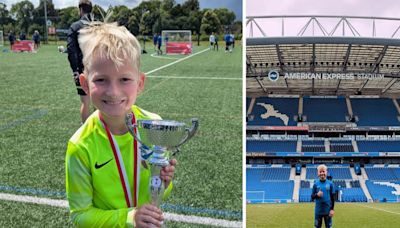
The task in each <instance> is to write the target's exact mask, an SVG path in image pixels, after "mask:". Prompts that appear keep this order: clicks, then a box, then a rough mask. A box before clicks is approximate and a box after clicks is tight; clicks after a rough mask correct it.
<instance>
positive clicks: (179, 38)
mask: <svg viewBox="0 0 400 228" xmlns="http://www.w3.org/2000/svg"><path fill="white" fill-rule="evenodd" d="M161 36H162V40H163V44H164V46H165V53H166V54H181V55H188V54H191V53H192V32H191V31H190V30H163V31H162V33H161Z"/></svg>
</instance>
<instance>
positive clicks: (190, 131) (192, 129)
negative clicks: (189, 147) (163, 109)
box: [174, 118, 199, 154]
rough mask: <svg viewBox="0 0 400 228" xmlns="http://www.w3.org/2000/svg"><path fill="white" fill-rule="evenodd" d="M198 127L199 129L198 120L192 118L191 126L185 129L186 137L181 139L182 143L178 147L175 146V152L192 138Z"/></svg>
mask: <svg viewBox="0 0 400 228" xmlns="http://www.w3.org/2000/svg"><path fill="white" fill-rule="evenodd" d="M198 127H199V120H198V119H197V118H192V126H191V127H190V128H186V129H185V130H186V132H187V134H186V137H185V138H184V139H182V141H181V142H180V143H179V144H178V145H176V146H175V148H176V150H177V152H178V151H179V149H178V147H179V146H180V145H182V144H184V143H185V142H186V141H187V140H189V139H190V138H192V137H193V136H194V134H195V133H196V131H197V128H198ZM174 154H175V153H174Z"/></svg>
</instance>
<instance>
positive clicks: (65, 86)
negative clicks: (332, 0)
mask: <svg viewBox="0 0 400 228" xmlns="http://www.w3.org/2000/svg"><path fill="white" fill-rule="evenodd" d="M59 45H60V44H59ZM205 48H206V46H200V47H197V46H195V53H196V52H198V51H201V50H204V49H205ZM141 61H142V69H141V70H142V71H143V72H149V71H150V70H153V69H156V68H158V67H161V66H163V65H166V64H168V63H171V62H173V61H175V60H172V59H160V58H154V57H151V56H150V53H149V54H147V55H143V56H142V60H141ZM0 66H1V68H0V69H1V70H0V83H1V84H0V85H1V87H0V88H1V89H0V97H1V99H0V157H1V161H2V164H1V166H0V186H9V187H12V188H14V187H18V188H31V189H40V190H44V191H49V192H64V191H65V168H64V165H65V164H64V162H65V161H64V157H65V150H66V142H67V140H68V139H69V138H70V137H71V136H72V134H73V133H74V132H75V131H76V130H77V129H78V128H79V126H80V116H79V105H80V102H79V97H78V96H77V95H76V89H75V86H74V83H73V80H72V76H71V71H70V68H69V64H68V61H67V55H66V54H61V53H58V52H57V46H56V45H43V46H42V47H41V48H40V50H39V52H38V53H36V54H32V53H6V52H1V53H0ZM149 76H163V78H151V77H148V78H147V81H146V86H145V92H144V93H143V94H141V95H140V96H139V97H138V100H137V104H138V105H139V106H140V107H142V108H144V109H146V110H149V111H152V112H156V113H158V114H160V115H161V116H162V117H163V118H165V119H175V120H188V119H190V118H192V117H197V118H199V120H200V129H199V131H198V134H197V135H196V136H195V137H194V138H193V139H192V140H191V141H189V143H187V144H186V145H184V146H183V147H182V153H181V154H179V155H178V156H177V159H178V162H179V165H178V167H177V171H176V175H175V189H174V190H173V195H172V197H170V198H169V200H168V201H167V202H166V203H168V204H172V205H175V206H178V207H176V209H169V211H170V212H177V213H184V214H191V215H203V216H211V217H215V218H223V219H233V220H239V219H240V216H241V207H242V140H241V139H242V81H241V80H240V79H241V77H242V51H241V47H240V46H239V45H238V46H237V47H236V48H235V50H234V52H233V53H225V52H224V51H223V50H220V51H219V52H213V51H206V52H205V53H201V54H199V55H196V56H193V57H191V58H189V59H187V60H185V61H182V62H180V63H177V64H175V65H172V66H170V67H167V68H164V69H162V70H160V71H157V72H154V73H152V74H150V75H149ZM170 76H175V77H178V76H180V77H191V78H193V79H174V78H169V77H170ZM197 77H213V78H218V77H224V78H227V77H229V78H236V79H239V80H201V79H196V78H197ZM3 191H5V190H3ZM6 192H9V193H15V194H17V192H13V191H12V190H7V191H6ZM38 196H40V195H38ZM42 197H43V196H42ZM55 198H57V197H55ZM35 208H36V210H41V209H40V208H43V211H45V210H46V209H45V207H42V206H35ZM187 208H189V209H187ZM206 209H207V210H206ZM21 210H23V211H24V208H23V207H21ZM21 210H13V211H16V212H12V211H8V213H11V214H10V215H6V217H8V216H10V217H13V216H15V215H13V214H12V213H16V214H21V213H24V212H23V211H22V212H21ZM210 211H211V212H210ZM221 211H224V212H227V213H219V212H221ZM38 213H40V212H38ZM49 214H54V215H55V216H56V217H57V216H59V217H63V218H64V219H65V220H67V218H66V217H65V213H60V212H59V211H58V210H50V212H49ZM2 217H4V214H3V213H2ZM5 225H7V224H5ZM10 225H12V224H10ZM42 225H43V226H51V224H50V223H49V224H42Z"/></svg>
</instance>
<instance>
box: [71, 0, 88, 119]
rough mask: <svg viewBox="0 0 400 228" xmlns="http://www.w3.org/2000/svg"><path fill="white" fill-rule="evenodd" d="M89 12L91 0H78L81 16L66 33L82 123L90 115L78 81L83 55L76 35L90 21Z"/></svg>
mask: <svg viewBox="0 0 400 228" xmlns="http://www.w3.org/2000/svg"><path fill="white" fill-rule="evenodd" d="M91 12H92V2H91V0H79V15H80V16H81V18H80V19H79V20H78V21H76V22H74V23H72V25H71V27H70V28H69V31H68V35H67V50H68V61H69V64H70V67H71V69H72V75H73V77H74V81H75V85H76V89H77V91H78V95H79V96H80V98H81V108H80V113H81V120H82V123H84V122H85V121H86V119H87V118H88V117H89V115H90V98H89V96H87V95H86V93H85V91H83V89H82V87H81V84H80V82H79V75H80V74H82V73H83V70H84V69H83V63H82V58H83V56H82V51H81V49H80V47H79V43H78V36H79V30H80V29H81V28H83V27H84V26H85V24H87V23H86V22H88V21H90V13H91Z"/></svg>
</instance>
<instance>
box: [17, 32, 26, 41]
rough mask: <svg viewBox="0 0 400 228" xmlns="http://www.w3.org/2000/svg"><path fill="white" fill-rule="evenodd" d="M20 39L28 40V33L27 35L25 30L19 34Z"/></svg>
mask: <svg viewBox="0 0 400 228" xmlns="http://www.w3.org/2000/svg"><path fill="white" fill-rule="evenodd" d="M19 40H26V35H25V33H24V32H21V33H20V34H19Z"/></svg>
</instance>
